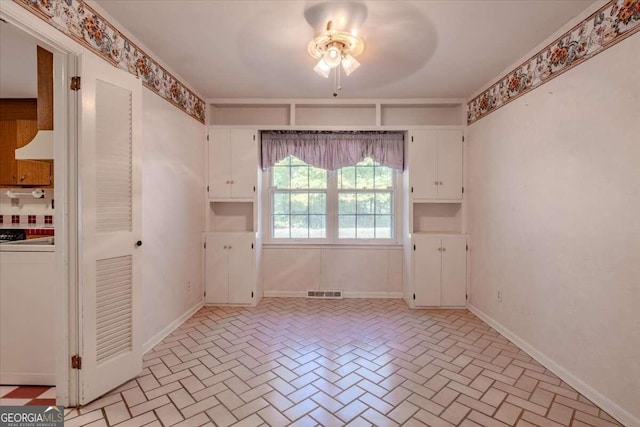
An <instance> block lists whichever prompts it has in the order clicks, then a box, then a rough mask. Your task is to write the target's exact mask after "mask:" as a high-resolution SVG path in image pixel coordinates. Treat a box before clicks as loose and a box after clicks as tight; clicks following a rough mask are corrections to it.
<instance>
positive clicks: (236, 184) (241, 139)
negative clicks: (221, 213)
mask: <svg viewBox="0 0 640 427" xmlns="http://www.w3.org/2000/svg"><path fill="white" fill-rule="evenodd" d="M256 134H257V132H256V131H255V130H253V129H231V197H234V198H253V196H254V195H255V190H256V184H257V181H258V145H257V144H258V143H257V141H256V139H257V135H256Z"/></svg>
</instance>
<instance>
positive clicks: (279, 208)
mask: <svg viewBox="0 0 640 427" xmlns="http://www.w3.org/2000/svg"><path fill="white" fill-rule="evenodd" d="M273 213H274V214H276V215H278V214H288V213H289V193H274V194H273Z"/></svg>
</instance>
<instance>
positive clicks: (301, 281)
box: [262, 247, 402, 298]
mask: <svg viewBox="0 0 640 427" xmlns="http://www.w3.org/2000/svg"><path fill="white" fill-rule="evenodd" d="M262 257H263V258H262V280H263V285H264V292H265V296H304V295H305V294H306V291H307V290H310V289H342V290H343V291H344V296H346V297H367V298H376V297H381V298H401V297H402V248H397V249H387V248H375V247H369V248H308V247H307V248H302V249H301V248H274V247H268V248H265V249H264V250H263V252H262Z"/></svg>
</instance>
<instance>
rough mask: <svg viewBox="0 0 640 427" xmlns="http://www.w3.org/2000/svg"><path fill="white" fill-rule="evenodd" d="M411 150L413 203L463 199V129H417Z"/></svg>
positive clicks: (411, 136) (409, 156)
mask: <svg viewBox="0 0 640 427" xmlns="http://www.w3.org/2000/svg"><path fill="white" fill-rule="evenodd" d="M408 150H409V153H408V155H407V157H408V159H409V185H410V195H411V198H412V199H413V200H461V199H462V130H456V129H452V130H448V129H445V130H430V129H420V130H414V131H412V132H411V133H410V138H409V144H408Z"/></svg>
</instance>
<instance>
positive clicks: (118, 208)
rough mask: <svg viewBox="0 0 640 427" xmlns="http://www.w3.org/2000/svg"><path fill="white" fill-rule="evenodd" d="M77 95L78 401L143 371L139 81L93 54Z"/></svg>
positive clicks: (83, 62) (85, 58)
mask: <svg viewBox="0 0 640 427" xmlns="http://www.w3.org/2000/svg"><path fill="white" fill-rule="evenodd" d="M81 71H82V73H81V76H82V85H81V89H80V92H79V99H80V104H81V106H80V109H79V110H80V119H79V182H80V194H81V197H80V218H81V219H80V227H81V232H80V236H81V241H80V249H79V250H80V253H79V257H80V263H79V264H80V303H81V309H80V313H81V318H80V337H81V340H80V356H81V357H82V366H81V369H80V371H79V380H80V387H79V390H80V396H79V401H80V403H81V404H86V403H88V402H90V401H92V400H94V399H96V398H98V397H100V396H101V395H103V394H105V393H106V392H108V391H109V390H112V389H114V388H115V387H117V386H119V385H120V384H122V383H124V382H126V381H128V380H130V379H131V378H133V377H135V376H136V375H138V374H139V373H140V372H141V371H142V345H141V344H142V343H141V339H142V337H141V324H140V321H141V312H140V295H141V289H140V288H141V277H140V272H141V268H140V256H141V251H142V250H143V249H142V248H141V247H139V245H138V241H139V240H140V239H141V237H142V233H141V231H142V230H141V211H140V203H141V200H140V199H141V188H140V184H141V176H140V172H141V171H140V138H141V134H140V127H141V89H142V85H141V83H140V81H139V80H138V79H136V78H135V77H133V76H131V75H130V74H128V73H127V72H125V71H122V70H119V69H117V68H115V67H113V66H111V65H109V64H108V63H106V62H104V61H103V60H102V59H99V58H97V57H95V56H93V55H84V56H83V57H82V58H81Z"/></svg>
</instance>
